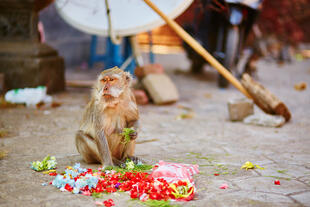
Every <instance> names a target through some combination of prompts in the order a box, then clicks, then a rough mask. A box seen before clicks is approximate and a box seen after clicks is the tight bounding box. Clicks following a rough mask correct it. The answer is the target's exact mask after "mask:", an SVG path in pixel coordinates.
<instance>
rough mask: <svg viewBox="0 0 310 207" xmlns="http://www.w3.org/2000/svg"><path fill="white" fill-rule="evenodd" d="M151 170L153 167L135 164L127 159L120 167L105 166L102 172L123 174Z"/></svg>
mask: <svg viewBox="0 0 310 207" xmlns="http://www.w3.org/2000/svg"><path fill="white" fill-rule="evenodd" d="M152 168H153V165H146V164H142V163H141V164H140V163H139V164H135V163H134V162H133V161H132V160H130V159H128V160H127V161H126V162H125V163H124V165H122V166H121V167H116V166H107V167H105V168H104V170H114V171H116V172H120V173H125V172H133V171H136V172H144V171H148V170H151V169H152Z"/></svg>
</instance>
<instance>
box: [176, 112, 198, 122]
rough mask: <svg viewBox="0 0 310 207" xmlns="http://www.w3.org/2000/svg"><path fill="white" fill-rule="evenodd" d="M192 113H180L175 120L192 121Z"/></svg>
mask: <svg viewBox="0 0 310 207" xmlns="http://www.w3.org/2000/svg"><path fill="white" fill-rule="evenodd" d="M194 116H195V115H194V113H193V112H186V113H181V114H179V115H178V116H177V117H176V120H182V119H192V118H194Z"/></svg>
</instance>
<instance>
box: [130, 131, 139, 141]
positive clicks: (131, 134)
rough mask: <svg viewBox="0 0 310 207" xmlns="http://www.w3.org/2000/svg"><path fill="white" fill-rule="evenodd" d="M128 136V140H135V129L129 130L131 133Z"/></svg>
mask: <svg viewBox="0 0 310 207" xmlns="http://www.w3.org/2000/svg"><path fill="white" fill-rule="evenodd" d="M129 137H130V140H135V139H137V137H138V133H137V132H136V131H134V132H131V133H130V134H129Z"/></svg>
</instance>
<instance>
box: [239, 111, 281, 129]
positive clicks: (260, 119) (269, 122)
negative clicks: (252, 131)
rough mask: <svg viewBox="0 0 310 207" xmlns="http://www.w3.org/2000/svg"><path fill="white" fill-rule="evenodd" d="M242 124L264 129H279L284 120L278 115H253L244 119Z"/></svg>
mask: <svg viewBox="0 0 310 207" xmlns="http://www.w3.org/2000/svg"><path fill="white" fill-rule="evenodd" d="M243 123H245V124H252V125H258V126H265V127H281V126H282V125H283V124H284V123H285V119H284V117H282V116H278V115H269V114H254V115H250V116H248V117H246V118H245V119H244V120H243Z"/></svg>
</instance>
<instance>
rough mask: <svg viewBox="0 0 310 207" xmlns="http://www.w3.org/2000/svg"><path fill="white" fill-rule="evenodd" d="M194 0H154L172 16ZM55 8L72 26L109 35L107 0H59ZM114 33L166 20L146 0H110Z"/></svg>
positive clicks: (140, 29) (143, 28)
mask: <svg viewBox="0 0 310 207" xmlns="http://www.w3.org/2000/svg"><path fill="white" fill-rule="evenodd" d="M192 1H193V0H153V2H154V4H155V5H156V6H157V7H158V8H159V9H160V10H161V11H163V12H164V13H165V14H166V15H168V16H169V17H170V18H175V17H177V16H178V15H180V14H181V13H182V12H183V11H185V9H186V8H187V7H189V5H190V4H191V3H192ZM55 5H56V9H57V11H58V13H59V14H60V16H61V17H62V18H63V19H64V20H65V21H66V22H68V23H69V24H70V25H71V26H73V27H75V28H77V29H78V30H81V31H83V32H86V33H89V34H93V35H99V36H107V35H108V18H107V13H106V7H105V0H57V1H56V3H55ZM109 7H110V15H111V20H112V27H113V33H114V34H115V35H117V36H129V35H133V34H137V33H140V32H146V31H149V30H151V29H153V28H155V27H158V26H161V25H163V24H165V22H164V21H163V20H162V19H161V18H160V17H159V16H158V15H157V14H156V13H155V12H154V11H153V10H152V9H151V8H149V7H148V5H147V4H146V3H144V2H143V0H109Z"/></svg>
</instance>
